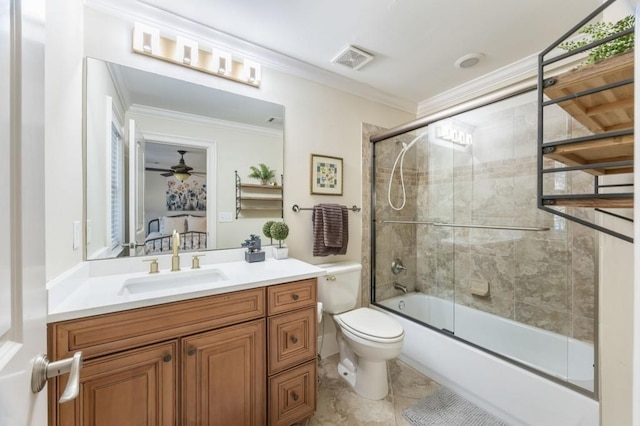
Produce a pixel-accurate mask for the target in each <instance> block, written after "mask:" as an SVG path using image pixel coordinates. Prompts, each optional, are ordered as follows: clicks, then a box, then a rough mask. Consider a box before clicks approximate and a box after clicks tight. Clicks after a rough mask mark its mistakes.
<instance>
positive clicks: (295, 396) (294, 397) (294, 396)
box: [291, 392, 300, 401]
mask: <svg viewBox="0 0 640 426" xmlns="http://www.w3.org/2000/svg"><path fill="white" fill-rule="evenodd" d="M298 398H300V397H299V396H298V394H297V393H296V392H291V399H293V400H294V401H297V400H298Z"/></svg>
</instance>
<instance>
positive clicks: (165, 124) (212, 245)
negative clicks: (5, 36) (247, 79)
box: [85, 58, 284, 260]
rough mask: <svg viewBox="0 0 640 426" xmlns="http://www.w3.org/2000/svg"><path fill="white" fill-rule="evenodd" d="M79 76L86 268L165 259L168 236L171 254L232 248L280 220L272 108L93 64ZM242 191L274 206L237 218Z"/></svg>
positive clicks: (277, 116) (276, 108) (277, 121)
mask: <svg viewBox="0 0 640 426" xmlns="http://www.w3.org/2000/svg"><path fill="white" fill-rule="evenodd" d="M85 72H86V92H85V93H86V108H87V110H86V123H85V143H86V150H85V151H86V158H85V161H86V164H85V169H86V194H85V199H86V240H85V250H86V251H85V258H86V259H87V260H92V259H106V258H114V257H122V256H142V255H152V254H159V253H160V254H161V253H166V252H170V250H171V235H172V233H173V230H176V231H178V232H179V233H180V237H181V238H180V240H181V251H196V250H197V251H201V250H212V249H228V248H237V247H240V244H241V243H242V242H243V241H244V240H245V239H247V238H248V237H249V235H250V234H261V232H262V231H261V230H262V225H263V224H264V223H265V222H266V221H267V220H277V219H278V218H281V217H282V202H281V199H282V187H281V185H282V175H283V174H284V170H283V158H284V155H283V145H284V137H283V126H284V107H283V106H282V105H277V104H273V103H270V102H265V101H261V100H257V99H253V98H249V97H246V96H240V95H236V94H232V93H229V92H225V91H221V90H217V89H213V88H209V87H205V86H200V85H197V84H193V83H189V82H186V81H183V80H177V79H174V78H169V77H166V76H162V75H158V74H153V73H149V72H145V71H141V70H137V69H134V68H130V67H125V66H122V65H117V64H113V63H108V62H104V61H101V60H97V59H93V58H87V59H86V64H85ZM260 164H264V165H265V166H267V167H268V168H269V169H271V170H274V171H275V173H274V175H275V177H274V178H273V179H271V180H270V181H269V182H267V183H266V184H263V183H261V182H260V180H257V179H254V178H250V177H249V175H250V174H251V166H259V165H260ZM236 171H237V174H236ZM245 184H253V185H255V189H254V192H255V194H253V196H254V197H255V198H260V197H265V198H272V199H274V200H275V201H266V202H263V203H260V204H259V206H256V208H255V209H246V208H245V209H243V210H242V209H240V208H239V206H242V203H241V201H240V200H239V197H241V196H242V194H243V191H242V188H241V187H240V185H245ZM259 201H260V200H259ZM238 210H241V211H240V212H239V211H238ZM267 243H268V241H267Z"/></svg>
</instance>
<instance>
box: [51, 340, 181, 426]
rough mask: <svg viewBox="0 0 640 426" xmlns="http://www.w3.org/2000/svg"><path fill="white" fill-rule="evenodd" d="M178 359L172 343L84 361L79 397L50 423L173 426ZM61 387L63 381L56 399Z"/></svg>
mask: <svg viewBox="0 0 640 426" xmlns="http://www.w3.org/2000/svg"><path fill="white" fill-rule="evenodd" d="M176 354H177V341H176V340H174V341H171V342H166V343H161V344H157V345H152V346H147V347H144V348H140V349H134V350H130V351H125V352H121V353H118V354H116V355H110V356H104V357H98V358H94V359H92V360H89V361H86V362H85V363H84V365H83V368H82V374H81V375H80V395H79V397H78V398H76V399H75V400H73V401H72V402H69V403H66V404H61V405H60V407H59V409H58V411H59V413H58V415H59V418H58V419H57V420H58V422H57V423H54V424H58V425H61V426H71V425H73V426H80V425H82V426H114V425H118V426H155V425H162V426H165V425H167V426H168V425H176V424H177V423H176V420H177V415H176V414H177V410H176V409H177V403H176V398H177V394H176V391H177V389H178V384H177V363H176ZM65 386H66V377H65V378H63V379H61V380H59V381H58V387H57V393H58V395H60V394H61V393H62V391H63V390H64V388H65ZM58 397H59V396H58Z"/></svg>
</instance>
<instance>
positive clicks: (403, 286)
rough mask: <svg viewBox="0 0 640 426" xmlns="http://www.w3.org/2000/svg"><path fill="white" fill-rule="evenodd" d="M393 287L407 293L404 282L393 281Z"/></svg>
mask: <svg viewBox="0 0 640 426" xmlns="http://www.w3.org/2000/svg"><path fill="white" fill-rule="evenodd" d="M393 288H395V289H396V290H401V291H402V292H403V293H407V286H406V285H404V284H400V283H397V282H394V283H393Z"/></svg>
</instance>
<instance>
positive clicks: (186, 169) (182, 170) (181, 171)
mask: <svg viewBox="0 0 640 426" xmlns="http://www.w3.org/2000/svg"><path fill="white" fill-rule="evenodd" d="M186 153H187V151H183V150H178V154H180V160H179V161H178V164H176V165H175V166H171V167H170V168H169V169H160V168H156V167H145V170H147V171H150V172H161V173H160V175H162V176H165V177H170V176H173V177H175V178H176V179H178V180H180V181H184V180H185V179H188V178H189V176H191V175H194V176H206V173H205V172H195V171H193V167H190V166H187V164H186V163H185V161H184V155H185V154H186Z"/></svg>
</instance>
